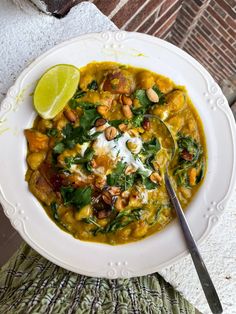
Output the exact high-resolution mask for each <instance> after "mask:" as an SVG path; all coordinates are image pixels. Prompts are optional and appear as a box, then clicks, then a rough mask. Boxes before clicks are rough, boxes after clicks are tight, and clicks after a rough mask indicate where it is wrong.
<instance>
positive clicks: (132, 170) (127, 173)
mask: <svg viewBox="0 0 236 314" xmlns="http://www.w3.org/2000/svg"><path fill="white" fill-rule="evenodd" d="M136 170H137V169H136V168H134V167H133V166H128V167H127V168H126V169H125V174H126V175H130V174H132V173H134V172H135V171H136Z"/></svg>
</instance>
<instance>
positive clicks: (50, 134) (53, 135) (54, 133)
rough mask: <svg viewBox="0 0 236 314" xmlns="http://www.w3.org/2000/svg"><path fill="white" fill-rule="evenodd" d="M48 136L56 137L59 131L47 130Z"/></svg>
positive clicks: (54, 129)
mask: <svg viewBox="0 0 236 314" xmlns="http://www.w3.org/2000/svg"><path fill="white" fill-rule="evenodd" d="M46 134H47V136H49V137H56V136H57V135H58V130H57V129H56V128H51V129H47V131H46Z"/></svg>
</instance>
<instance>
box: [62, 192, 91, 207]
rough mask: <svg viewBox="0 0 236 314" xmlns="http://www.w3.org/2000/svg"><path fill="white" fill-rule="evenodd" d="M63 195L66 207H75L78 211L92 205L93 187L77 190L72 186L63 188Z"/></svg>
mask: <svg viewBox="0 0 236 314" xmlns="http://www.w3.org/2000/svg"><path fill="white" fill-rule="evenodd" d="M61 195H62V199H63V202H64V205H68V204H71V205H74V206H75V207H76V208H77V209H80V208H82V207H84V206H86V205H88V204H90V203H91V199H92V189H91V187H84V188H82V187H81V188H78V189H75V188H73V187H71V186H69V187H62V188H61Z"/></svg>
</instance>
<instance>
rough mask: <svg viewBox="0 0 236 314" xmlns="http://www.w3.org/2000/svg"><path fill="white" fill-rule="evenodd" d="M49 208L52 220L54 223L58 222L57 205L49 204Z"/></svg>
mask: <svg viewBox="0 0 236 314" xmlns="http://www.w3.org/2000/svg"><path fill="white" fill-rule="evenodd" d="M50 207H51V212H52V217H53V219H54V220H55V221H59V215H58V212H57V209H58V204H57V203H56V202H52V203H51V204H50Z"/></svg>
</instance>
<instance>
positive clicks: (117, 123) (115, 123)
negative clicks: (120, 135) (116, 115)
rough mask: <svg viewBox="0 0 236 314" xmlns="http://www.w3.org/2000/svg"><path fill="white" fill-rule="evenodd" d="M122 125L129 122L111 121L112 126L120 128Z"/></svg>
mask: <svg viewBox="0 0 236 314" xmlns="http://www.w3.org/2000/svg"><path fill="white" fill-rule="evenodd" d="M121 123H124V124H128V120H110V121H109V124H110V125H111V126H114V127H116V128H117V127H118V126H119V124H121Z"/></svg>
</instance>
